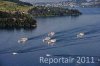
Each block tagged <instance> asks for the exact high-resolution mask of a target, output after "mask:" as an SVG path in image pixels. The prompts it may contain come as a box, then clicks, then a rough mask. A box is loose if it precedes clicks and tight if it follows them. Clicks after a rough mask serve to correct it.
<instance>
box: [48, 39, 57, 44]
mask: <svg viewBox="0 0 100 66" xmlns="http://www.w3.org/2000/svg"><path fill="white" fill-rule="evenodd" d="M55 42H56V39H50V40H49V41H48V42H47V43H48V44H49V45H53V44H54V43H55Z"/></svg>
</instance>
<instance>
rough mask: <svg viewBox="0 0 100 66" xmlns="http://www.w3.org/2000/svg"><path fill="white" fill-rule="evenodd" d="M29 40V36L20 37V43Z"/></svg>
mask: <svg viewBox="0 0 100 66" xmlns="http://www.w3.org/2000/svg"><path fill="white" fill-rule="evenodd" d="M27 40H28V38H26V37H23V38H20V39H19V40H18V43H25V42H26V41H27Z"/></svg>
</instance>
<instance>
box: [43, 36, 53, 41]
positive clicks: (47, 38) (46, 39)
mask: <svg viewBox="0 0 100 66" xmlns="http://www.w3.org/2000/svg"><path fill="white" fill-rule="evenodd" d="M50 39H51V38H50V37H46V38H45V39H43V42H47V41H49V40H50Z"/></svg>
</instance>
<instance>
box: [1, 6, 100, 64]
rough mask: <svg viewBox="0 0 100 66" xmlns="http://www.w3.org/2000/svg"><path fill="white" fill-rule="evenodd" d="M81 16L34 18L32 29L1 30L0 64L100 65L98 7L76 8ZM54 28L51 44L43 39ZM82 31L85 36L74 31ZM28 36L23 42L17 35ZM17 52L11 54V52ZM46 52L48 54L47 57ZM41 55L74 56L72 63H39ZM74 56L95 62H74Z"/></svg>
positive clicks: (51, 56)
mask: <svg viewBox="0 0 100 66" xmlns="http://www.w3.org/2000/svg"><path fill="white" fill-rule="evenodd" d="M78 9H79V10H80V11H81V12H82V13H83V14H82V15H80V16H76V17H75V16H72V17H71V16H62V17H43V18H36V20H37V25H38V27H37V28H36V29H34V30H30V31H27V30H23V29H21V30H0V37H1V38H0V66H100V62H99V61H98V59H99V58H100V8H78ZM51 31H53V32H55V35H54V37H53V38H54V39H57V42H56V43H55V44H54V45H48V44H46V43H44V42H43V39H44V38H45V37H47V34H48V33H49V32H51ZM80 32H84V33H85V35H84V38H82V39H79V38H77V37H76V35H77V34H78V33H80ZM21 37H28V41H27V42H26V43H25V44H19V43H18V39H20V38H21ZM14 52H16V53H18V54H16V55H13V54H12V53H14ZM46 54H49V55H50V57H47V56H46ZM40 57H47V58H60V57H64V58H66V57H73V58H75V60H74V63H65V64H63V63H58V64H57V63H52V64H48V63H40ZM76 57H90V60H91V57H93V58H94V62H95V63H76V61H77V58H76Z"/></svg>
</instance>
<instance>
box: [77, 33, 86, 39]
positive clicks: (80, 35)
mask: <svg viewBox="0 0 100 66" xmlns="http://www.w3.org/2000/svg"><path fill="white" fill-rule="evenodd" d="M84 35H85V33H84V32H80V33H78V34H77V38H83V37H84Z"/></svg>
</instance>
